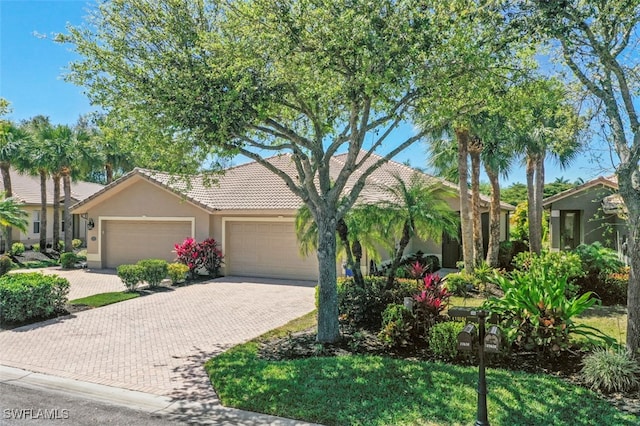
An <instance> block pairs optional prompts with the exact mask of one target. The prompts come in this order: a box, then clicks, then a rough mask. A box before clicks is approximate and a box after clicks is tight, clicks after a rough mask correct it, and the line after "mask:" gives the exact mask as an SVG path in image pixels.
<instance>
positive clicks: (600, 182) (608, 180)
mask: <svg viewBox="0 0 640 426" xmlns="http://www.w3.org/2000/svg"><path fill="white" fill-rule="evenodd" d="M595 186H605V187H608V188H611V189H613V190H617V189H618V177H617V176H615V175H613V176H606V177H605V176H599V177H597V178H595V179H592V180H590V181H588V182H585V183H583V184H582V185H578V186H576V187H574V188H570V189H567V190H566V191H562V192H559V193H557V194H555V195H552V196H550V197H547V198H545V199H544V200H542V205H543V206H544V207H546V206H548V205H549V204H552V203H555V202H556V201H558V200H562V199H563V198H566V197H569V196H571V195H574V194H577V193H578V192H582V191H585V190H587V189H589V188H593V187H595Z"/></svg>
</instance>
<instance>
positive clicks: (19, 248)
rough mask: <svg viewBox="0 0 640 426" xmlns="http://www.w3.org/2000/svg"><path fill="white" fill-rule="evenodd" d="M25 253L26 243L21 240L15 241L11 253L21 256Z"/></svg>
mask: <svg viewBox="0 0 640 426" xmlns="http://www.w3.org/2000/svg"><path fill="white" fill-rule="evenodd" d="M23 253H24V244H23V243H20V242H16V243H13V244H12V245H11V254H12V255H14V256H20V255H22V254H23Z"/></svg>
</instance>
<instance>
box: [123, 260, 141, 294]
mask: <svg viewBox="0 0 640 426" xmlns="http://www.w3.org/2000/svg"><path fill="white" fill-rule="evenodd" d="M117 272H118V277H119V278H120V279H121V280H122V282H123V283H124V285H125V287H127V291H136V288H137V287H138V284H140V281H142V280H143V277H144V269H143V268H142V266H140V265H120V266H118V269H117Z"/></svg>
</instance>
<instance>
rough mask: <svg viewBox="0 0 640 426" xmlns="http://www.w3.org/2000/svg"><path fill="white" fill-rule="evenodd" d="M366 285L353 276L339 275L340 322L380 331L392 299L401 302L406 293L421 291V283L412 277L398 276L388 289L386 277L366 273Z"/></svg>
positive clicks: (396, 302)
mask: <svg viewBox="0 0 640 426" xmlns="http://www.w3.org/2000/svg"><path fill="white" fill-rule="evenodd" d="M364 282H365V285H364V287H360V286H358V285H356V283H355V282H354V280H353V278H351V277H347V278H339V279H338V310H339V313H340V322H341V323H342V324H344V325H348V326H350V327H354V328H364V329H367V330H372V331H378V330H380V327H381V321H382V313H383V312H384V310H385V309H386V307H387V306H388V305H390V304H392V303H395V304H401V303H403V301H404V298H405V297H413V295H414V294H416V293H417V292H418V289H419V287H418V284H417V283H416V281H415V280H411V279H397V280H396V281H395V283H394V285H393V286H392V287H391V288H390V289H386V288H385V286H386V278H385V277H371V276H369V277H365V278H364Z"/></svg>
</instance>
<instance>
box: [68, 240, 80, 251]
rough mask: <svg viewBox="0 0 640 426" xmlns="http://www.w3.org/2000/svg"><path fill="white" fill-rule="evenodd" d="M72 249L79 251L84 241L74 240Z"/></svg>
mask: <svg viewBox="0 0 640 426" xmlns="http://www.w3.org/2000/svg"><path fill="white" fill-rule="evenodd" d="M71 247H73V248H74V249H75V250H77V249H79V248H80V247H82V240H81V239H80V238H74V239H73V240H71Z"/></svg>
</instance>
